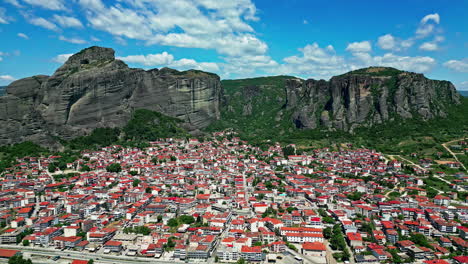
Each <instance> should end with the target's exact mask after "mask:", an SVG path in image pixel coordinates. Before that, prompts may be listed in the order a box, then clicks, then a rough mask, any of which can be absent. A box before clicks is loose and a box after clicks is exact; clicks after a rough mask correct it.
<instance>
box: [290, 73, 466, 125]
mask: <svg viewBox="0 0 468 264" xmlns="http://www.w3.org/2000/svg"><path fill="white" fill-rule="evenodd" d="M285 89H286V91H285V93H286V98H287V99H286V104H285V106H286V108H287V109H288V110H290V111H291V112H292V116H291V119H292V122H293V123H294V124H295V126H296V127H297V128H304V129H313V128H317V127H319V126H324V127H328V128H332V129H340V130H346V131H352V130H353V129H354V128H356V127H358V126H372V125H375V124H380V123H383V122H385V121H388V120H394V119H395V118H397V117H401V118H416V117H420V118H423V119H431V118H434V117H436V116H442V117H444V116H446V113H447V112H446V110H447V107H448V106H450V105H452V104H459V103H460V95H459V94H458V93H457V91H456V90H455V87H454V86H453V85H452V84H451V83H450V82H447V81H434V80H429V79H427V78H425V77H424V76H423V75H422V74H416V73H410V72H402V71H398V70H396V69H391V68H383V67H371V68H367V69H361V70H358V71H354V72H350V73H347V74H344V75H341V76H336V77H333V78H331V79H330V81H328V82H327V81H324V80H320V81H316V80H306V81H303V80H300V79H290V80H287V81H286V88H285Z"/></svg>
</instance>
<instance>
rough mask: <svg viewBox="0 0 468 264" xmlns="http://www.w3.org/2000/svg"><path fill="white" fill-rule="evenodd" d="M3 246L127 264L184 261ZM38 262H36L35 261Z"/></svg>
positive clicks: (39, 253) (46, 253)
mask: <svg viewBox="0 0 468 264" xmlns="http://www.w3.org/2000/svg"><path fill="white" fill-rule="evenodd" d="M0 247H1V248H8V249H17V250H21V251H22V252H28V253H33V254H37V255H45V256H61V257H64V258H70V259H82V260H89V259H94V260H95V261H98V262H102V263H116V264H119V263H127V264H136V263H155V264H176V263H183V262H179V261H175V260H173V261H164V260H157V259H151V258H141V257H127V256H112V255H104V254H96V253H88V252H85V251H83V252H77V251H68V250H64V251H61V250H57V249H52V248H37V247H23V246H16V245H0ZM33 262H34V261H33ZM34 263H36V262H34Z"/></svg>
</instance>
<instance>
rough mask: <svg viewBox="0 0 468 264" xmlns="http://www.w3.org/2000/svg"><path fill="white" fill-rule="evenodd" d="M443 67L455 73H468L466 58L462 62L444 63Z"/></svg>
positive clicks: (451, 61) (467, 60)
mask: <svg viewBox="0 0 468 264" xmlns="http://www.w3.org/2000/svg"><path fill="white" fill-rule="evenodd" d="M444 66H445V67H447V68H449V69H451V70H454V71H457V72H468V58H465V59H462V60H449V61H447V62H445V63H444Z"/></svg>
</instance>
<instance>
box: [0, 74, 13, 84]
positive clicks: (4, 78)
mask: <svg viewBox="0 0 468 264" xmlns="http://www.w3.org/2000/svg"><path fill="white" fill-rule="evenodd" d="M15 80H16V78H15V77H13V76H11V75H0V81H7V82H12V81H15Z"/></svg>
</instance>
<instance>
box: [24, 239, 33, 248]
mask: <svg viewBox="0 0 468 264" xmlns="http://www.w3.org/2000/svg"><path fill="white" fill-rule="evenodd" d="M30 244H31V243H30V242H29V240H27V239H25V240H23V246H25V247H27V246H29V245H30Z"/></svg>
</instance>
